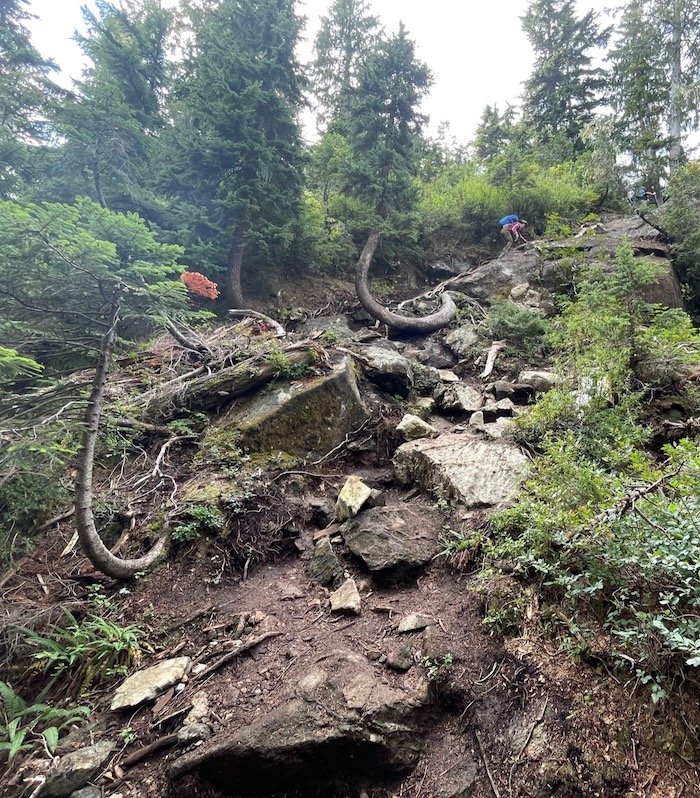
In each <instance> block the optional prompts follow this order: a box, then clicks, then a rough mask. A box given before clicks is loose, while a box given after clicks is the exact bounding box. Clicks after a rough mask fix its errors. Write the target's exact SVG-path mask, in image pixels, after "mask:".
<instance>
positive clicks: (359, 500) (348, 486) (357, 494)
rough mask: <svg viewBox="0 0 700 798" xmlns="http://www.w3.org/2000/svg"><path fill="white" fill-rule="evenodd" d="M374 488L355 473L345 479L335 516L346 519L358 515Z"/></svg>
mask: <svg viewBox="0 0 700 798" xmlns="http://www.w3.org/2000/svg"><path fill="white" fill-rule="evenodd" d="M371 494H372V489H371V488H370V487H369V485H365V483H364V482H363V481H362V480H361V479H360V478H359V477H356V476H355V475H354V474H353V475H351V476H349V477H348V478H347V479H346V480H345V484H344V485H343V487H342V489H341V491H340V494H339V496H338V501H337V502H336V505H335V517H336V518H337V519H338V521H345V520H347V519H348V518H352V517H353V516H355V515H357V514H358V513H359V512H360V510H361V509H362V505H363V504H364V503H365V502H366V501H367V499H369V497H370V496H371Z"/></svg>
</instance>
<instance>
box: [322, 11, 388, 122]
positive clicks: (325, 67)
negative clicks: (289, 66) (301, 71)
mask: <svg viewBox="0 0 700 798" xmlns="http://www.w3.org/2000/svg"><path fill="white" fill-rule="evenodd" d="M378 35H379V20H378V18H377V17H375V16H374V15H373V14H371V13H370V6H369V3H368V1H367V0H333V3H332V5H331V7H330V9H329V11H328V16H324V17H322V18H321V27H320V29H319V32H318V34H317V36H316V40H315V43H314V49H315V59H314V62H313V64H312V65H311V75H312V79H313V89H314V94H315V98H316V104H317V106H318V121H319V127H323V126H327V125H328V124H329V123H331V122H332V121H333V120H337V118H338V116H339V114H340V113H341V109H342V106H343V102H344V100H345V99H346V98H347V95H348V93H349V92H350V91H351V90H352V89H353V88H354V87H355V86H356V85H357V73H358V69H359V67H360V65H361V63H362V61H363V60H364V58H365V57H366V56H367V55H368V54H369V53H370V52H371V50H372V48H373V47H374V45H375V43H376V42H377V39H378Z"/></svg>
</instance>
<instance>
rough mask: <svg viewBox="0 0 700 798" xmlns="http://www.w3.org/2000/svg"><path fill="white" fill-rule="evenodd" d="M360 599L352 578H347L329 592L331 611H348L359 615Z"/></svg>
mask: <svg viewBox="0 0 700 798" xmlns="http://www.w3.org/2000/svg"><path fill="white" fill-rule="evenodd" d="M361 604H362V599H361V598H360V592H359V590H358V589H357V585H356V584H355V580H354V579H347V580H346V581H345V582H343V584H342V585H341V586H340V587H339V588H338V589H337V590H336V591H335V593H331V612H348V613H352V614H353V615H359V614H360V612H361V609H360V607H361Z"/></svg>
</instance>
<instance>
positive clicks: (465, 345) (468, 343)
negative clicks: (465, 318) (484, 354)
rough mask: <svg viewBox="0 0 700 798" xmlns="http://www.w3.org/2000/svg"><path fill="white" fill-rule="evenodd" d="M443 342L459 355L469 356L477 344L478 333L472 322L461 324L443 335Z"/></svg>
mask: <svg viewBox="0 0 700 798" xmlns="http://www.w3.org/2000/svg"><path fill="white" fill-rule="evenodd" d="M445 343H446V344H447V345H448V346H449V347H450V349H451V350H452V351H453V352H456V353H457V355H459V356H460V357H463V358H466V357H470V356H471V355H473V354H474V352H475V350H476V349H477V347H478V345H479V334H478V333H477V331H476V327H474V325H473V324H462V325H461V326H459V327H457V329H456V330H452V332H451V333H449V335H447V336H446V337H445Z"/></svg>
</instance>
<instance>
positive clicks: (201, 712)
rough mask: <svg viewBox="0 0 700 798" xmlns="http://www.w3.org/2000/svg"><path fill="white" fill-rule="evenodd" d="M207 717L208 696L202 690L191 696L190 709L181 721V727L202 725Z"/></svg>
mask: <svg viewBox="0 0 700 798" xmlns="http://www.w3.org/2000/svg"><path fill="white" fill-rule="evenodd" d="M208 717H209V695H208V694H207V693H205V692H204V690H198V691H197V692H196V693H195V694H194V695H193V696H192V709H191V710H190V711H189V712H188V713H187V716H186V717H185V719H184V720H183V721H182V723H183V725H185V726H190V725H193V724H195V723H202V721H204V720H206V719H207V718H208Z"/></svg>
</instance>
